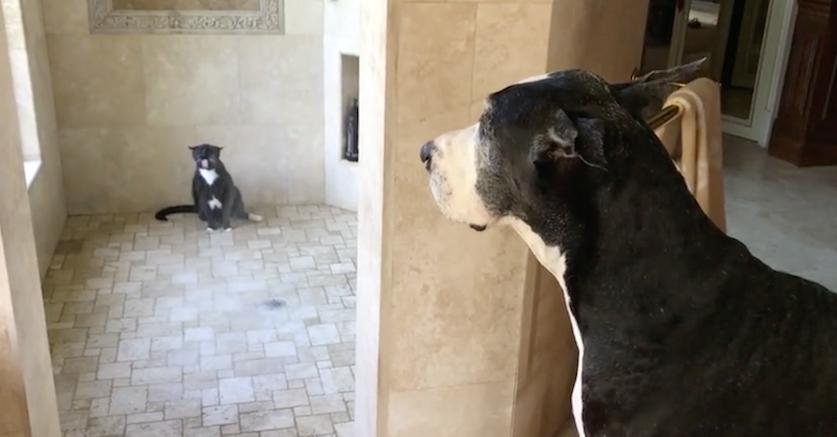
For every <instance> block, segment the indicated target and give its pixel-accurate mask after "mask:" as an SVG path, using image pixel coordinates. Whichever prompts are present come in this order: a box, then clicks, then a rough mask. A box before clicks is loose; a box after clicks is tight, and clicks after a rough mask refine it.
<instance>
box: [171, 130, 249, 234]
mask: <svg viewBox="0 0 837 437" xmlns="http://www.w3.org/2000/svg"><path fill="white" fill-rule="evenodd" d="M189 149H190V150H191V151H192V158H193V159H194V161H195V165H196V168H195V175H194V176H193V177H192V200H193V201H194V203H193V204H192V205H180V206H174V207H169V208H165V209H163V210H161V211H159V212H158V213H157V215H156V217H157V219H158V220H166V215H168V214H176V213H197V214H198V217H199V218H200V219H201V220H203V221H205V222H207V224H208V228H207V230H210V231H215V230H219V229H225V230H230V229H231V224H230V223H231V220H232V219H233V218H237V219H242V220H252V221H261V220H262V218H261V217H260V216H258V215H256V214H250V213H248V212H247V210H246V209H245V207H244V200H243V199H242V197H241V191H239V189H238V187H236V186H235V183H234V182H233V179H232V176H231V175H230V173H229V172H228V171H227V168H226V167H225V166H224V163H223V162H221V148H220V147H218V146H213V145H210V144H201V145H199V146H194V147H190V148H189Z"/></svg>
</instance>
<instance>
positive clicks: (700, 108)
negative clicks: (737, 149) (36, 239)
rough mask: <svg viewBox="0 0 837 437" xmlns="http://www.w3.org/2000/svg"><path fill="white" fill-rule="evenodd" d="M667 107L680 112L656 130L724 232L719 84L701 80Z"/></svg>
mask: <svg viewBox="0 0 837 437" xmlns="http://www.w3.org/2000/svg"><path fill="white" fill-rule="evenodd" d="M665 105H666V106H669V105H674V106H677V107H678V108H679V110H680V111H679V113H678V115H677V116H676V117H674V119H672V120H670V121H669V122H668V123H666V124H664V125H662V126H660V127H659V128H657V129H656V133H657V136H659V137H660V140H662V142H663V144H664V145H665V146H666V149H668V151H669V153H670V154H671V156H672V159H674V162H675V164H676V165H677V168H678V169H679V170H680V173H681V174H682V175H683V179H685V180H686V185H687V186H688V187H689V191H691V192H692V194H693V195H694V196H695V198H696V199H697V201H698V203H699V204H700V206H701V208H703V211H704V212H705V213H706V214H707V215H708V216H709V218H710V219H712V221H713V222H714V223H715V225H717V226H718V227H719V228H720V229H721V230H726V213H725V211H724V186H723V168H722V165H723V156H722V153H723V151H722V149H721V147H722V141H723V138H722V136H721V93H720V89H719V87H718V84H716V83H715V82H713V81H711V80H709V79H705V78H700V79H697V80H695V81H693V82H690V83H689V84H687V85H685V86H683V87H682V88H680V89H679V90H677V91H675V92H674V93H672V94H671V95H670V96H669V97H668V99H667V100H666V103H665ZM678 140H679V141H678Z"/></svg>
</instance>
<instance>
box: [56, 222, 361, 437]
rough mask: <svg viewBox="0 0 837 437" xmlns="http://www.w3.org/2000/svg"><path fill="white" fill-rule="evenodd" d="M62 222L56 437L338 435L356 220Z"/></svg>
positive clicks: (347, 360) (347, 411) (350, 360)
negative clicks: (210, 225)
mask: <svg viewBox="0 0 837 437" xmlns="http://www.w3.org/2000/svg"><path fill="white" fill-rule="evenodd" d="M259 212H260V213H262V214H264V215H265V216H266V220H265V221H264V222H262V223H260V224H258V225H256V224H250V223H243V224H240V225H239V227H238V228H236V229H235V230H234V231H232V232H229V233H215V234H208V233H207V232H206V231H205V230H204V226H200V225H198V223H197V222H196V219H195V218H194V217H192V216H181V217H176V218H174V220H173V221H172V222H170V223H158V222H156V221H155V220H154V219H153V218H152V217H151V216H150V215H136V214H133V215H117V216H95V217H73V218H71V219H70V220H69V222H68V224H67V227H66V230H65V232H64V236H63V239H62V241H61V244H60V247H59V248H58V251H57V254H56V256H55V258H54V261H53V263H52V266H51V269H50V271H49V273H48V279H47V281H46V299H47V306H46V310H47V317H48V323H49V335H50V343H51V345H52V354H53V362H54V369H55V382H56V389H57V393H58V398H59V404H60V410H61V418H62V428H63V429H64V431H65V436H78V437H81V436H85V437H95V436H121V435H128V436H153V437H169V436H181V435H182V436H202V437H203V436H222V435H223V436H233V435H235V436H248V437H249V436H252V437H291V436H336V437H347V436H350V435H351V422H350V421H351V420H352V416H351V415H352V410H353V402H354V401H353V399H354V395H353V391H354V376H353V375H354V369H353V365H354V335H355V309H354V308H355V293H354V287H355V263H356V255H355V254H356V230H355V229H356V219H355V215H354V214H352V213H348V212H345V211H342V210H337V209H333V208H328V207H319V206H311V207H287V208H279V209H278V210H276V211H259Z"/></svg>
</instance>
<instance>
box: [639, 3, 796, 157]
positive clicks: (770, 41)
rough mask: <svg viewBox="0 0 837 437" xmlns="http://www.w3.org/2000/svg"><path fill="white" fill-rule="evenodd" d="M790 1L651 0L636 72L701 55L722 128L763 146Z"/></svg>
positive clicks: (787, 28) (791, 9)
mask: <svg viewBox="0 0 837 437" xmlns="http://www.w3.org/2000/svg"><path fill="white" fill-rule="evenodd" d="M793 13H794V4H793V2H785V1H772V0H678V1H668V0H651V2H650V5H649V12H648V21H647V25H646V36H645V44H644V50H643V56H642V66H641V67H640V70H641V72H643V73H645V72H648V71H651V70H656V69H664V68H669V67H672V66H675V65H678V64H682V63H688V62H692V61H696V60H698V59H701V58H706V59H707V63H706V65H705V67H704V71H703V76H705V77H708V78H710V79H712V80H714V81H716V82H718V83H720V84H721V110H722V114H723V130H724V132H726V133H730V134H733V135H736V136H740V137H744V138H747V139H751V140H754V141H756V142H758V143H760V144H762V145H765V144H766V143H767V140H768V136H769V131H770V127H771V124H772V121H773V118H774V116H773V113H774V103H775V101H776V99H777V94H778V89H779V85H780V82H781V79H782V77H781V76H782V72H783V71H784V64H785V62H786V53H787V48H788V43H789V39H790V34H791V33H790V32H791V25H792V24H791V23H792V17H793Z"/></svg>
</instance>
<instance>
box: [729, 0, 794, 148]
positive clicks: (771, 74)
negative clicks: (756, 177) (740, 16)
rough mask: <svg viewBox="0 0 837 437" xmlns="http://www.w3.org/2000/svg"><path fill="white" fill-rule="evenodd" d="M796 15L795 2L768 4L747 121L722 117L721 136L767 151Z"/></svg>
mask: <svg viewBox="0 0 837 437" xmlns="http://www.w3.org/2000/svg"><path fill="white" fill-rule="evenodd" d="M796 11H797V5H796V1H788V0H771V1H770V6H769V9H768V13H767V23H766V26H765V30H764V38H763V40H762V47H761V55H760V59H759V68H758V74H757V77H756V86H755V88H754V95H753V100H752V104H751V109H750V117H749V118H748V119H741V118H737V117H733V116H729V115H722V116H721V122H722V123H721V126H722V130H723V132H724V133H728V134H731V135H735V136H738V137H742V138H746V139H749V140H752V141H755V142H757V143H758V144H759V145H760V146H762V147H767V143H768V142H769V140H770V133H771V130H772V128H773V122H774V121H775V119H776V109H777V107H778V100H779V96H780V94H781V90H782V84H783V83H784V79H785V70H786V69H787V64H788V55H789V54H790V46H791V40H792V37H793V28H794V22H795V21H796V20H795V19H796Z"/></svg>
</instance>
